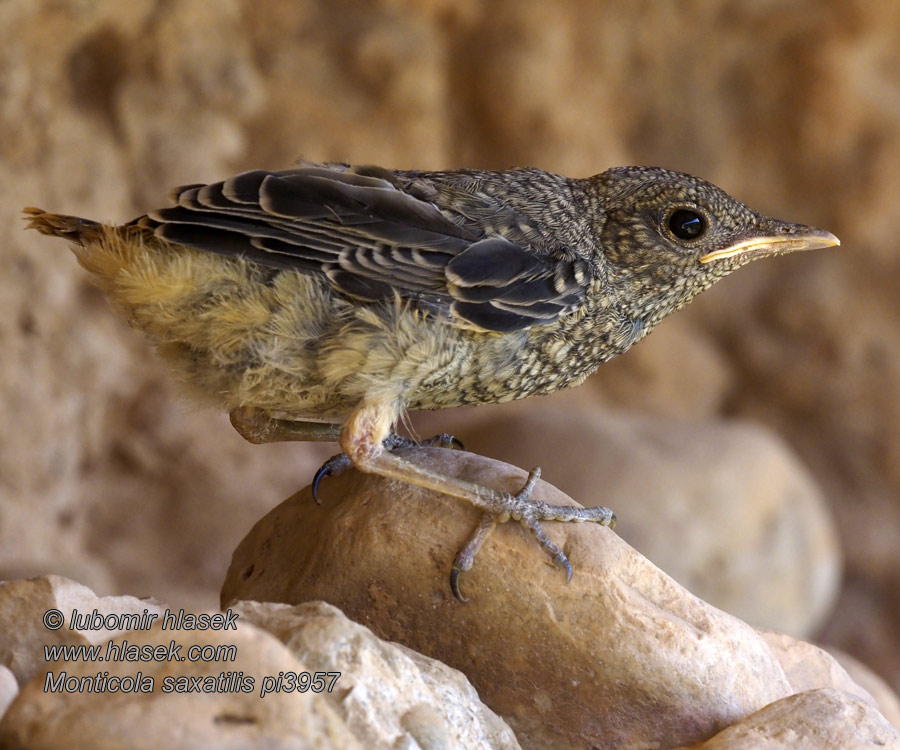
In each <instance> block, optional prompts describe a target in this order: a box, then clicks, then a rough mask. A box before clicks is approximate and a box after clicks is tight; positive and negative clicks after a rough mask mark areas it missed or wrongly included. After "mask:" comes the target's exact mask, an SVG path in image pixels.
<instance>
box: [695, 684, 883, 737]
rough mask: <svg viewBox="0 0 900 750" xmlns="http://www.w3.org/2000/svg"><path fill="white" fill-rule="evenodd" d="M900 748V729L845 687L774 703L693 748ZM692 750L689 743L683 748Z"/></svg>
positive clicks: (803, 693) (798, 695) (788, 698)
mask: <svg viewBox="0 0 900 750" xmlns="http://www.w3.org/2000/svg"><path fill="white" fill-rule="evenodd" d="M873 747H878V748H885V750H897V748H900V732H898V731H897V729H896V728H894V727H892V726H891V725H890V724H888V723H887V721H885V719H884V717H883V716H882V715H881V714H879V713H878V710H877V709H875V708H873V707H872V706H871V705H869V704H868V703H866V702H865V701H861V700H860V699H859V698H857V697H856V696H854V695H850V694H849V693H844V692H842V691H840V690H834V689H830V688H823V689H820V690H807V691H805V692H802V693H795V694H794V695H791V696H788V697H787V698H783V699H781V700H779V701H776V702H774V703H771V704H770V705H768V706H766V707H765V708H763V709H762V710H761V711H757V712H756V713H754V714H752V715H750V716H748V717H747V718H745V719H743V720H742V721H739V722H737V723H736V724H733V725H732V726H730V727H728V729H726V730H724V731H722V732H719V734H717V735H716V736H715V737H712V738H711V739H709V740H707V741H706V742H703V743H701V744H699V745H691V748H690V750H823V748H834V750H856V749H857V748H859V750H862V748H873ZM680 750H688V748H680Z"/></svg>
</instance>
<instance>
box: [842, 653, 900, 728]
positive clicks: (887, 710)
mask: <svg viewBox="0 0 900 750" xmlns="http://www.w3.org/2000/svg"><path fill="white" fill-rule="evenodd" d="M828 653H829V654H831V655H832V656H833V657H834V659H835V661H837V663H838V664H840V665H841V666H842V667H843V668H844V669H846V670H847V674H848V675H850V679H851V680H853V681H854V682H855V683H856V684H857V685H859V686H860V687H861V688H863V689H864V690H865V691H866V692H867V693H868V694H869V695H871V696H872V697H873V698H874V699H875V702H876V703H877V704H878V710H879V711H881V714H882V716H884V718H885V719H887V720H888V721H889V722H890V723H891V724H893V725H894V726H895V727H900V698H898V696H897V693H896V692H894V691H893V690H892V689H891V686H890V685H888V684H887V682H885V681H884V680H883V679H882V678H881V677H879V676H878V675H877V674H875V672H873V671H872V670H871V669H869V668H868V667H867V666H866V665H865V664H863V663H862V662H861V661H859V660H858V659H854V658H853V657H852V656H850V655H849V654H845V653H844V652H843V651H840V650H839V649H836V648H829V649H828Z"/></svg>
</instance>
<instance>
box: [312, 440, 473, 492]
mask: <svg viewBox="0 0 900 750" xmlns="http://www.w3.org/2000/svg"><path fill="white" fill-rule="evenodd" d="M381 445H382V447H383V448H384V450H386V451H395V450H400V449H404V448H419V447H422V446H432V447H436V448H452V449H453V450H460V451H461V450H464V448H463V444H462V442H461V441H460V440H459V439H457V438H455V437H454V436H453V435H449V434H447V433H446V432H442V433H441V434H440V435H435V436H434V437H430V438H428V439H427V440H413V439H412V438H410V437H406V436H405V435H398V434H397V433H396V432H392V433H391V434H390V435H388V436H387V437H386V438H385V439H384V440H383V441H382V443H381ZM351 466H353V462H352V461H351V460H350V458H349V456H347V454H346V453H338V454H336V455H334V456H332V457H331V458H329V459H328V460H327V461H326V462H325V463H324V464H322V465H321V466H320V467H319V469H318V471H316V474H315V476H314V477H313V481H312V496H313V500H315V501H316V503H317V504H319V505H321V501H320V500H319V484H320V483H321V481H322V479H324V478H325V477H336V476H338V475H339V474H343V473H344V472H345V471H346V470H347V469H349V468H350V467H351Z"/></svg>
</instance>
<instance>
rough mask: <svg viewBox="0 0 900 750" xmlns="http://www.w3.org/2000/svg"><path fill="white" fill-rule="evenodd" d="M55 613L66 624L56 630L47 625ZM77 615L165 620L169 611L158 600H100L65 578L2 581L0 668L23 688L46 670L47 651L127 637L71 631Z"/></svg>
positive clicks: (105, 631) (116, 630)
mask: <svg viewBox="0 0 900 750" xmlns="http://www.w3.org/2000/svg"><path fill="white" fill-rule="evenodd" d="M51 610H58V611H59V616H60V617H61V618H62V622H63V624H62V626H61V627H59V628H58V629H56V630H51V629H50V628H48V627H47V626H46V625H45V622H44V616H45V614H47V613H48V612H50V611H51ZM74 610H77V611H78V612H79V613H80V614H81V615H91V614H92V613H93V612H94V610H97V611H98V612H99V613H100V614H102V615H114V616H115V615H122V614H135V615H141V614H144V613H156V614H162V613H163V612H164V611H165V606H163V605H161V604H160V603H159V602H157V601H156V600H155V599H137V598H135V597H133V596H103V597H101V596H97V595H96V594H95V593H94V592H93V591H91V590H90V589H89V588H88V587H87V586H82V585H81V584H80V583H76V582H75V581H71V580H69V579H67V578H62V577H61V576H44V577H42V578H33V579H30V580H23V581H0V664H3V665H5V666H7V667H9V669H11V670H12V672H13V674H14V675H15V677H16V679H17V680H18V681H19V684H24V683H25V682H27V681H28V680H30V679H31V678H32V677H34V676H35V675H37V674H38V672H40V671H41V670H42V669H43V668H44V667H45V661H44V652H43V646H44V645H53V644H73V645H76V646H77V645H79V644H91V643H102V642H105V641H107V640H109V638H110V637H112V636H113V635H116V634H117V633H121V632H123V630H122V629H121V628H107V627H103V626H99V627H94V628H91V629H80V630H74V629H71V628H70V625H71V624H72V622H71V616H72V612H73V611H74ZM54 616H55V615H54ZM57 622H58V620H57ZM97 624H98V625H99V622H98V623H97Z"/></svg>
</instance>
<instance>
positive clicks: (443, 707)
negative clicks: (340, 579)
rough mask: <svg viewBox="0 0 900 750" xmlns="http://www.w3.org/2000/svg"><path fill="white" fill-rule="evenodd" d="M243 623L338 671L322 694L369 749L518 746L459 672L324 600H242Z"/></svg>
mask: <svg viewBox="0 0 900 750" xmlns="http://www.w3.org/2000/svg"><path fill="white" fill-rule="evenodd" d="M233 609H234V610H235V611H237V612H240V613H241V617H242V620H246V621H248V622H252V623H253V624H255V625H257V626H259V627H261V628H263V629H265V630H267V631H268V632H270V633H272V634H273V635H274V636H275V637H276V638H278V639H279V640H281V641H282V642H283V643H284V644H285V645H286V646H287V647H288V648H289V649H290V650H291V651H292V652H293V654H294V655H295V656H296V657H297V658H298V659H300V661H302V662H303V663H304V664H305V665H306V666H307V668H308V669H310V670H313V671H320V672H340V673H341V676H340V678H339V679H338V681H337V683H336V684H335V689H334V690H333V691H332V692H326V693H322V695H323V696H324V697H325V698H327V699H328V700H329V702H330V703H331V705H332V707H333V708H334V709H335V711H336V712H337V713H338V714H339V715H340V716H341V718H342V719H343V720H344V721H345V722H346V723H347V726H348V727H349V728H350V730H351V731H352V732H353V734H354V736H355V737H356V738H357V739H358V740H359V741H360V743H361V744H362V745H363V746H364V747H370V748H395V747H403V748H421V749H422V750H445V749H446V750H451V748H473V750H474V749H476V748H479V749H480V748H483V749H484V750H489V749H493V750H501V749H502V750H514V749H516V748H518V747H519V743H518V742H517V741H516V738H515V735H513V733H512V730H511V729H510V728H509V727H508V726H507V725H506V724H505V723H504V722H503V720H502V719H500V718H499V717H498V716H497V715H496V714H495V713H494V712H493V711H491V710H490V709H488V708H487V707H486V706H485V705H484V704H482V703H481V701H480V700H479V698H478V694H477V693H476V692H475V689H474V688H473V687H472V686H471V685H470V684H469V682H468V680H467V679H466V678H465V676H464V675H462V674H461V673H460V672H458V671H457V670H455V669H451V668H450V667H448V666H446V665H445V664H442V663H441V662H439V661H436V660H434V659H430V658H428V657H427V656H423V655H422V654H419V653H417V652H416V651H413V650H411V649H408V648H406V647H404V646H402V645H400V644H396V643H389V642H387V641H383V640H381V639H380V638H378V637H377V636H375V635H373V633H372V632H371V631H370V630H369V629H368V628H365V627H363V626H362V625H358V624H356V623H355V622H352V621H351V620H349V619H348V618H347V617H346V616H344V614H343V613H342V612H341V611H340V610H339V609H337V608H336V607H333V606H331V605H330V604H327V603H325V602H307V603H305V604H300V605H297V606H289V605H286V604H272V603H259V602H246V601H244V602H238V603H237V604H235V605H234V607H233Z"/></svg>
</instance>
